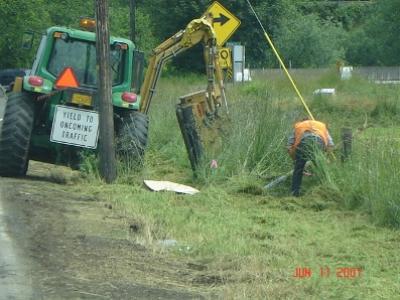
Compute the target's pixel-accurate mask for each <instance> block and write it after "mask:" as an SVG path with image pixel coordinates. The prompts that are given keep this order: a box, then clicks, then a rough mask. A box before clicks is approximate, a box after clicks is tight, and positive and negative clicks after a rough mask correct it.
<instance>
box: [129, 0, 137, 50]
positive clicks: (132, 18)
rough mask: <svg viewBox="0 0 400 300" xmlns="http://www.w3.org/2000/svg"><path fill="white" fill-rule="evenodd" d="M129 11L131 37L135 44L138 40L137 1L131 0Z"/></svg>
mask: <svg viewBox="0 0 400 300" xmlns="http://www.w3.org/2000/svg"><path fill="white" fill-rule="evenodd" d="M129 11H130V14H129V16H130V23H131V24H130V25H131V31H130V37H131V41H132V42H134V43H135V40H136V1H135V0H129Z"/></svg>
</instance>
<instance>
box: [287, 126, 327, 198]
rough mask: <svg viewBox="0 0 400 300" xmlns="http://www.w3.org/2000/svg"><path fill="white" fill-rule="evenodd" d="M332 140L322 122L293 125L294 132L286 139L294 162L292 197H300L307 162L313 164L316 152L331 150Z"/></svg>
mask: <svg viewBox="0 0 400 300" xmlns="http://www.w3.org/2000/svg"><path fill="white" fill-rule="evenodd" d="M333 146H334V144H333V140H332V137H331V136H330V134H329V131H328V129H327V127H326V125H325V124H324V123H322V122H319V121H315V120H309V119H303V120H302V121H300V122H297V123H296V124H294V130H293V132H292V134H291V135H290V136H289V139H288V145H287V147H288V151H289V154H290V156H291V157H292V158H293V160H294V170H293V177H292V190H291V192H292V195H293V196H295V197H298V196H300V187H301V182H302V179H303V172H304V167H305V165H306V163H307V161H309V160H311V161H312V162H314V163H315V154H316V152H317V151H327V150H330V149H331V148H333Z"/></svg>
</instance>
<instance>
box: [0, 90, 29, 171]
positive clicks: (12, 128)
mask: <svg viewBox="0 0 400 300" xmlns="http://www.w3.org/2000/svg"><path fill="white" fill-rule="evenodd" d="M34 116H35V108H34V103H33V101H32V99H31V97H30V96H29V94H27V93H10V94H8V100H7V104H6V109H5V114H4V119H3V125H2V127H1V133H0V176H12V177H17V176H24V175H26V172H27V170H28V162H29V160H28V152H29V144H30V140H31V134H32V128H33V124H34Z"/></svg>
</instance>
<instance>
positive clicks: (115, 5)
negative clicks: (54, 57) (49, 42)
mask: <svg viewBox="0 0 400 300" xmlns="http://www.w3.org/2000/svg"><path fill="white" fill-rule="evenodd" d="M129 1H131V0H109V5H110V24H111V33H112V34H113V35H117V36H122V37H129V31H130V28H129ZM135 2H136V4H137V10H136V30H137V35H136V43H137V46H138V47H139V48H140V49H142V50H143V51H145V53H147V54H149V53H150V51H151V49H153V48H154V47H155V46H156V45H158V44H159V43H161V42H162V41H163V40H165V39H166V38H168V37H170V36H171V35H173V34H174V33H176V32H177V31H178V30H180V29H182V28H184V27H185V25H186V24H187V23H188V22H189V21H190V20H192V19H194V18H197V17H199V16H201V15H202V14H203V13H204V12H205V10H206V9H207V7H208V6H209V5H210V4H211V3H212V2H213V1H206V0H197V1H195V0H168V1H165V0H136V1H135ZM219 2H220V3H221V4H222V5H224V6H225V7H226V8H227V9H229V10H230V11H231V12H232V13H233V14H235V15H236V16H237V17H238V18H239V19H240V20H241V22H242V23H241V26H240V27H239V29H238V30H237V31H236V32H235V34H234V35H233V36H232V37H231V39H230V41H236V42H240V43H242V44H243V45H245V46H246V59H247V63H248V64H249V65H250V66H251V67H252V68H260V67H277V66H278V64H277V61H276V59H275V58H274V57H273V55H272V52H271V50H270V49H269V47H268V46H267V44H266V43H265V40H264V37H263V33H262V31H261V29H260V27H259V25H258V23H257V20H256V19H255V17H254V15H253V14H252V12H251V10H250V8H249V6H248V4H247V1H246V0H241V1H237V0H220V1H219ZM251 3H252V5H253V6H254V9H255V10H256V12H257V13H258V15H259V17H260V20H261V22H262V23H263V25H264V27H265V28H266V30H267V31H268V33H269V34H270V35H271V36H272V39H273V40H274V41H275V43H276V45H277V48H278V49H279V51H280V52H281V53H282V56H283V57H284V58H285V61H286V63H289V61H290V63H291V65H292V66H293V67H324V66H329V65H332V64H335V63H337V62H338V61H343V62H345V63H348V64H352V65H364V66H367V65H399V63H400V56H399V55H398V53H400V39H399V38H398V33H397V32H398V28H399V27H400V18H399V16H398V14H399V11H400V1H398V0H380V1H372V0H370V1H368V0H359V1H332V0H298V1H292V0H251ZM94 5H95V1H94V0H89V1H87V0H68V1H66V0H64V1H53V0H35V1H32V0H18V1H15V0H0V28H1V29H2V31H1V32H0V68H1V69H3V68H8V67H25V68H29V67H30V64H31V62H32V58H33V55H34V53H27V52H26V51H24V50H22V49H21V41H22V34H23V32H24V31H26V30H32V31H34V32H37V33H38V34H39V33H40V32H43V31H44V30H45V29H46V28H47V27H49V26H53V25H62V26H70V27H75V28H76V27H78V24H79V18H80V17H82V16H91V17H93V15H94ZM191 51H192V50H191ZM193 51H194V52H196V51H199V49H197V50H196V49H194V50H193ZM33 52H34V51H33ZM196 55H197V54H196ZM192 57H193V54H192V52H189V53H188V54H186V55H183V56H182V57H180V58H179V59H177V60H176V62H175V64H174V66H175V67H177V68H183V69H187V70H193V69H196V68H199V66H201V63H200V61H201V60H200V59H199V60H198V61H199V62H197V61H194V60H193V59H192Z"/></svg>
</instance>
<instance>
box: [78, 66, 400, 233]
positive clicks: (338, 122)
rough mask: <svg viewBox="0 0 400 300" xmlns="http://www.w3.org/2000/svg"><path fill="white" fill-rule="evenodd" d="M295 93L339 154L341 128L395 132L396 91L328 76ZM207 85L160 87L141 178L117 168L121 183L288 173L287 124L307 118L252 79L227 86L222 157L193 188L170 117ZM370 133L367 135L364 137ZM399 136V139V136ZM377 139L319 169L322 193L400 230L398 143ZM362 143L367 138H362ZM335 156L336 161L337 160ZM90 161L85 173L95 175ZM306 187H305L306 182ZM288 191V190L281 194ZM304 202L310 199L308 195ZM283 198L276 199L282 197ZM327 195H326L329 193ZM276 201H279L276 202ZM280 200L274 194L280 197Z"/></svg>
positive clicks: (279, 92) (276, 89) (186, 82)
mask: <svg viewBox="0 0 400 300" xmlns="http://www.w3.org/2000/svg"><path fill="white" fill-rule="evenodd" d="M295 80H296V82H297V83H298V85H299V87H300V89H301V90H302V92H303V95H304V96H305V98H306V100H307V101H308V103H309V105H310V108H311V110H312V112H313V114H314V116H315V117H316V118H317V119H319V120H322V121H324V122H326V123H328V124H329V125H330V131H331V134H333V137H334V140H335V141H336V143H337V144H338V147H339V148H340V128H341V127H343V126H350V127H352V128H353V130H354V131H356V130H358V128H362V129H365V128H366V127H371V126H375V127H387V126H391V128H393V126H398V125H400V122H399V120H398V119H399V114H400V106H399V103H400V88H399V87H392V86H382V85H375V84H371V83H369V82H368V81H365V80H363V79H361V78H358V77H354V78H352V79H351V80H348V81H340V80H339V79H338V76H337V75H336V74H335V72H334V71H333V70H328V71H325V73H322V74H317V73H315V72H314V73H313V74H311V75H310V76H304V74H302V76H299V77H296V76H295ZM205 82H206V80H205V78H204V77H200V76H186V77H185V78H182V77H173V78H167V79H162V80H161V83H160V86H159V89H158V93H157V94H156V96H155V98H154V100H153V103H152V108H151V110H150V134H149V136H150V140H149V148H148V149H147V153H146V157H145V161H144V167H143V168H142V169H141V171H140V172H139V173H138V171H137V170H135V168H131V171H132V172H130V170H129V168H128V170H127V168H126V167H123V166H122V169H123V170H122V172H121V174H122V176H123V177H124V179H123V180H122V181H121V180H120V182H121V183H126V182H127V181H129V182H135V181H138V180H141V179H142V178H152V179H168V180H176V181H179V182H182V183H195V184H205V185H208V184H213V183H217V182H218V183H223V182H228V183H229V184H234V183H235V181H236V180H237V179H239V181H240V180H246V181H248V182H254V183H255V184H258V185H260V186H261V183H266V181H267V180H268V179H270V178H273V177H275V176H279V175H282V174H285V173H287V172H288V171H290V170H291V169H292V162H291V160H290V158H289V157H288V155H287V153H286V149H285V144H286V139H287V136H288V134H289V132H290V131H291V130H292V124H293V123H294V122H295V121H296V120H298V119H299V117H301V116H304V115H305V113H304V109H303V107H302V106H301V105H300V104H299V101H298V100H297V99H296V97H295V94H294V93H293V91H292V89H291V87H290V85H289V84H288V83H287V80H286V79H285V78H283V77H278V78H262V77H260V78H255V80H254V81H253V82H250V83H246V84H242V85H229V86H228V88H227V97H228V100H229V105H230V116H229V118H230V121H229V122H228V123H227V124H226V125H227V129H228V130H227V134H226V136H225V137H224V138H225V139H224V144H223V147H222V149H221V152H220V153H219V154H218V155H216V156H215V157H207V159H206V161H205V164H204V165H203V166H202V168H201V169H200V171H199V174H200V176H199V177H198V178H197V180H196V182H193V177H192V176H191V170H190V164H189V161H188V156H187V153H186V149H185V146H184V143H183V140H182V136H181V133H180V130H179V126H178V123H177V120H176V115H175V105H176V103H178V99H179V97H180V96H182V95H184V94H188V93H191V92H194V91H198V90H201V89H204V87H205ZM323 87H334V88H336V91H337V94H336V96H334V97H312V91H313V90H315V89H317V88H323ZM367 131H368V130H367ZM396 134H397V133H396ZM396 134H394V135H390V136H388V135H387V132H385V133H384V134H383V133H380V132H376V136H377V137H376V136H375V135H373V136H371V137H369V138H366V139H362V140H359V138H358V136H357V137H356V140H355V143H356V145H358V146H357V147H355V149H354V153H353V157H352V158H351V160H349V161H348V162H347V163H346V164H340V163H334V164H331V165H324V164H322V166H323V168H322V169H321V170H319V171H320V173H321V178H322V181H320V183H318V182H312V183H313V184H319V185H320V189H327V190H330V191H335V193H333V194H332V197H335V198H336V197H339V198H340V201H342V203H343V205H344V206H345V207H346V208H350V209H352V208H362V209H364V210H366V211H368V212H369V213H370V214H371V215H372V216H373V219H374V220H375V221H376V222H378V223H380V224H385V225H389V226H394V227H399V222H400V216H399V202H398V201H399V200H397V199H399V197H398V196H399V193H398V192H397V190H396V184H397V183H396V180H397V177H396V174H398V171H399V169H400V162H397V158H398V154H399V150H397V148H396V147H397V146H399V145H398V142H397V140H395V139H393V138H395V137H396V136H399V137H400V135H396ZM360 136H364V134H363V135H360ZM337 156H339V155H337ZM211 159H215V160H217V162H218V168H217V169H213V170H212V169H210V164H209V160H211ZM93 162H94V158H93V157H90V158H89V159H88V160H87V161H86V162H85V163H84V165H83V167H84V170H86V171H87V172H88V173H92V174H95V177H96V178H97V177H98V172H97V171H96V170H95V168H94V167H93ZM305 181H306V182H305V185H306V186H307V180H305ZM285 188H287V187H285ZM305 191H306V197H307V195H308V194H307V192H308V191H307V189H305ZM287 194H288V193H281V195H284V196H286V195H287ZM328 194H329V193H328ZM274 195H275V196H276V194H274ZM278 195H279V193H278Z"/></svg>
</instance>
